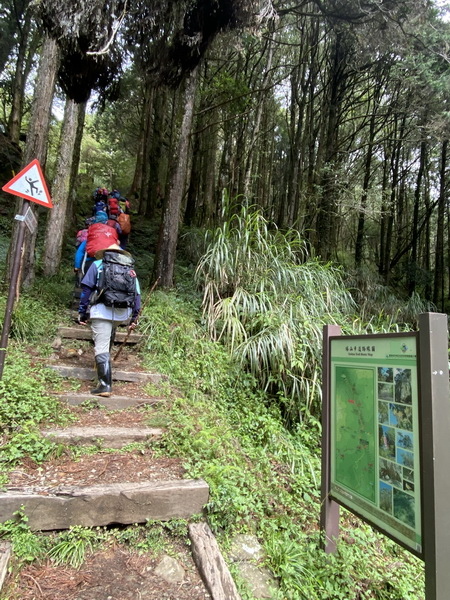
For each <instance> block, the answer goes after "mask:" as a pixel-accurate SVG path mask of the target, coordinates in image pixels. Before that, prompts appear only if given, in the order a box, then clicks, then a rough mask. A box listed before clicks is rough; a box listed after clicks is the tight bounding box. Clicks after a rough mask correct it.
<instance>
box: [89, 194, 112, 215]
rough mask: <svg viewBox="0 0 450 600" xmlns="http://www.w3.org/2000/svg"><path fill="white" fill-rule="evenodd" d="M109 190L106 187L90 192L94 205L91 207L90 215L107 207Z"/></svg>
mask: <svg viewBox="0 0 450 600" xmlns="http://www.w3.org/2000/svg"><path fill="white" fill-rule="evenodd" d="M108 195H109V192H108V190H107V189H106V188H97V189H96V190H94V193H93V194H92V196H93V198H94V206H93V207H92V215H93V216H95V215H96V214H97V213H98V212H100V211H105V212H106V209H107V202H108Z"/></svg>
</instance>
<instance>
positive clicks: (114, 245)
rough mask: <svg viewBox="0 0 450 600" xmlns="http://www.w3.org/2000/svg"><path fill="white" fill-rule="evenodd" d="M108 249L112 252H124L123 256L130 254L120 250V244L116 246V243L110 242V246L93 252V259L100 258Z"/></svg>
mask: <svg viewBox="0 0 450 600" xmlns="http://www.w3.org/2000/svg"><path fill="white" fill-rule="evenodd" d="M109 250H112V251H113V252H117V253H118V254H125V256H131V254H130V253H129V252H127V251H126V250H122V248H121V247H120V246H118V245H117V244H111V246H108V247H107V248H103V249H102V250H98V251H97V252H96V253H95V259H96V260H99V259H100V258H103V256H104V254H105V252H108V251H109Z"/></svg>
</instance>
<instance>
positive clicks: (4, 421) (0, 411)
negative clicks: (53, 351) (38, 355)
mask: <svg viewBox="0 0 450 600" xmlns="http://www.w3.org/2000/svg"><path fill="white" fill-rule="evenodd" d="M54 378H55V375H54V374H53V373H52V372H50V371H49V370H43V369H41V368H38V367H33V366H32V365H31V361H30V358H29V357H28V356H26V355H25V353H24V350H23V348H20V347H18V346H14V345H13V344H10V346H9V348H8V353H7V356H6V361H5V367H4V371H3V377H2V379H0V430H1V431H2V446H1V449H0V464H3V465H7V466H13V465H14V464H15V463H16V462H17V461H18V460H20V459H21V458H23V457H25V456H28V457H30V458H31V459H32V460H35V461H36V462H42V461H43V460H45V458H46V457H47V456H49V454H51V453H53V452H55V451H56V449H57V446H56V445H55V444H54V443H53V442H51V441H49V440H48V439H47V438H44V437H43V436H41V435H40V433H39V431H38V425H39V423H42V422H43V421H46V422H53V423H57V422H65V420H66V419H68V416H67V413H66V412H65V411H63V410H61V404H60V402H58V400H57V398H55V397H51V396H49V395H48V394H47V387H48V384H49V382H50V381H53V380H54Z"/></svg>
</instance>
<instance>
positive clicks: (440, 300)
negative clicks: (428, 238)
mask: <svg viewBox="0 0 450 600" xmlns="http://www.w3.org/2000/svg"><path fill="white" fill-rule="evenodd" d="M447 150H448V140H444V141H443V142H442V150H441V167H440V173H439V204H438V214H437V231H436V251H435V255H436V258H435V263H434V286H433V302H434V304H435V305H436V306H437V307H438V308H440V309H441V310H442V312H445V307H444V300H445V298H444V275H445V274H444V230H445V225H444V221H445V203H446V198H447V196H446V193H445V171H446V167H447Z"/></svg>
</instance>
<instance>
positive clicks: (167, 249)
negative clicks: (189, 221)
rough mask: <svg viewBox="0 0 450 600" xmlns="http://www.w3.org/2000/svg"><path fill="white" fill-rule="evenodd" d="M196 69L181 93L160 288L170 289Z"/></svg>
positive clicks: (158, 264) (159, 259) (159, 257)
mask: <svg viewBox="0 0 450 600" xmlns="http://www.w3.org/2000/svg"><path fill="white" fill-rule="evenodd" d="M197 77H198V67H196V68H195V69H194V70H193V71H192V73H191V74H190V75H189V77H188V78H187V81H186V89H185V93H184V115H183V121H182V124H181V131H180V135H179V140H178V145H177V152H176V155H175V157H174V165H175V169H174V171H173V175H172V179H171V183H170V188H169V194H168V197H167V201H166V203H165V206H164V211H163V219H162V225H161V230H160V236H159V241H158V247H157V250H156V257H155V269H154V276H155V279H156V278H158V277H159V278H160V285H161V286H162V287H172V286H173V271H174V264H175V253H176V247H177V240H178V230H179V225H180V209H181V202H182V199H183V195H184V187H185V180H186V172H187V168H188V158H189V156H188V155H189V152H188V151H189V140H190V133H191V127H192V119H193V115H194V104H195V92H196V88H197Z"/></svg>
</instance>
